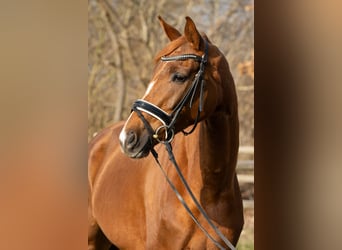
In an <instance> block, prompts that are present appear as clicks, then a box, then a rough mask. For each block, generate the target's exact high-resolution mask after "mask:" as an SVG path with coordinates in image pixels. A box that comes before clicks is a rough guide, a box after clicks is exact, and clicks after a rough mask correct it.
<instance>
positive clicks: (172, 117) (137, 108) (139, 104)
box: [132, 41, 236, 250]
mask: <svg viewBox="0 0 342 250" xmlns="http://www.w3.org/2000/svg"><path fill="white" fill-rule="evenodd" d="M189 59H191V60H195V61H197V62H200V68H199V70H198V72H197V74H196V75H195V78H194V80H193V82H192V84H191V86H190V88H189V89H188V90H187V92H186V93H185V95H184V96H183V98H182V99H181V100H180V102H179V103H178V104H177V105H176V107H175V108H174V110H173V111H172V113H171V114H168V113H167V112H165V111H164V110H162V109H161V108H159V107H157V106H156V105H154V104H152V103H150V102H148V101H145V100H141V99H139V100H137V101H135V102H134V104H133V107H132V111H134V112H136V113H137V115H138V116H139V118H140V119H141V121H142V122H143V124H144V126H145V128H146V129H147V131H148V133H149V136H150V142H151V153H152V155H153V157H154V159H155V160H156V162H157V164H158V166H159V167H160V169H161V171H162V173H163V175H164V177H165V178H166V180H167V182H168V183H169V185H170V187H171V189H172V190H173V192H174V193H175V194H176V196H177V198H178V200H179V201H180V202H181V203H182V205H183V206H184V208H185V209H186V211H187V212H188V214H189V215H190V217H191V218H192V219H193V221H194V222H195V223H196V225H197V226H198V227H199V228H200V229H201V230H202V231H203V232H204V234H205V235H206V236H207V237H208V238H209V239H210V240H211V241H212V242H213V243H214V244H215V245H216V246H217V247H218V248H219V249H221V250H224V249H226V248H225V247H223V246H222V245H221V244H220V243H219V242H218V241H217V240H215V239H214V238H213V237H212V236H211V235H210V234H209V233H208V231H207V230H206V229H205V228H204V227H203V226H202V224H201V223H200V222H199V220H198V219H197V218H196V217H195V215H194V214H193V212H192V211H191V209H190V208H189V206H188V205H187V203H186V202H185V200H184V198H183V197H182V195H181V194H180V193H179V191H178V190H177V188H176V187H175V185H174V184H173V183H172V181H171V180H170V178H169V177H168V175H167V173H166V171H165V170H164V168H163V167H162V166H161V164H160V162H159V160H158V153H157V152H156V151H155V150H154V148H153V140H154V139H155V140H157V141H158V142H160V143H162V144H164V145H165V148H166V151H167V152H168V155H169V159H170V161H171V162H172V164H173V165H174V167H175V169H176V172H177V174H178V176H179V178H180V180H181V182H182V183H183V185H184V187H185V189H186V190H187V192H188V193H189V195H190V197H191V199H192V200H193V202H194V203H195V204H196V206H197V208H198V210H199V211H200V213H201V214H202V215H203V217H204V218H205V220H206V221H207V222H208V224H209V225H210V227H212V229H213V230H214V231H215V233H216V234H217V235H218V237H219V238H220V239H221V240H222V241H223V242H224V243H225V244H226V245H227V246H228V247H229V248H230V249H231V250H236V249H235V247H234V246H233V245H232V243H231V242H230V241H229V240H228V239H227V238H226V237H225V236H224V235H223V234H222V232H221V231H220V230H219V229H218V228H217V227H216V226H215V225H214V223H213V222H212V221H211V220H210V218H209V216H208V214H207V213H206V212H205V210H204V209H203V207H202V206H201V204H200V203H199V201H198V200H197V199H196V197H195V195H194V194H193V192H192V191H191V188H190V187H189V185H188V183H187V181H186V180H185V178H184V176H183V174H182V172H181V170H180V168H179V166H178V164H177V162H176V159H175V157H174V155H173V152H172V147H171V141H172V140H173V138H174V133H175V132H174V126H175V123H176V121H177V118H178V117H179V114H180V112H181V111H182V109H183V108H184V107H185V105H186V104H187V103H189V107H190V108H192V104H193V100H194V96H195V94H196V92H197V89H198V88H199V91H200V93H199V96H200V102H199V106H198V110H197V116H196V119H195V122H194V125H193V127H192V128H191V130H190V131H189V132H187V131H184V130H182V131H183V133H184V135H189V134H191V133H192V132H193V131H194V130H195V128H196V126H197V123H198V122H199V117H200V113H201V112H202V111H203V87H204V82H205V81H204V77H203V76H204V70H205V65H206V63H207V61H208V43H207V41H205V48H204V54H203V55H202V56H198V55H195V54H183V55H177V56H169V57H166V56H163V57H161V60H162V61H164V62H169V61H183V60H189ZM142 112H144V113H147V114H149V115H151V116H153V117H154V118H156V119H158V120H159V121H160V122H161V123H162V124H163V125H162V126H160V127H159V128H157V129H156V130H153V128H152V127H151V125H150V123H149V122H148V121H147V120H146V119H145V117H144V115H143V114H142ZM161 129H164V130H165V136H164V137H163V138H159V135H158V134H159V131H160V130H161Z"/></svg>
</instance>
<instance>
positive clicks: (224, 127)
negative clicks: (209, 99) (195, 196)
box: [199, 112, 239, 199]
mask: <svg viewBox="0 0 342 250" xmlns="http://www.w3.org/2000/svg"><path fill="white" fill-rule="evenodd" d="M199 140H200V141H199V145H200V169H201V175H202V181H203V189H202V195H203V196H202V197H203V198H204V199H205V198H206V197H207V196H208V197H210V199H212V198H215V197H217V198H219V196H220V194H222V193H226V192H230V191H233V190H234V180H235V179H234V177H235V168H236V161H237V153H238V147H239V125H238V117H237V114H234V115H228V114H227V113H224V112H217V113H215V114H214V115H212V116H211V117H210V118H209V119H207V120H205V121H203V122H201V127H200V136H199Z"/></svg>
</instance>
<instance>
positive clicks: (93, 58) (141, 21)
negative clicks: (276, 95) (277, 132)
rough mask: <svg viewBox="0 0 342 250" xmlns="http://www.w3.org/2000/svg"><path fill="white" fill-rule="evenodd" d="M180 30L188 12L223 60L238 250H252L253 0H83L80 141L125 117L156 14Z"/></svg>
mask: <svg viewBox="0 0 342 250" xmlns="http://www.w3.org/2000/svg"><path fill="white" fill-rule="evenodd" d="M158 15H161V16H162V17H163V18H164V19H165V21H166V22H168V23H169V24H171V25H173V26H174V27H176V28H177V29H178V30H179V31H181V33H182V32H183V30H184V25H185V16H190V17H191V18H192V19H193V20H194V22H195V23H196V25H197V28H198V30H199V31H200V32H204V33H206V34H207V36H208V37H209V39H210V40H211V41H212V42H213V43H214V44H215V45H217V46H218V48H219V49H220V50H221V51H222V52H223V54H224V55H225V56H226V58H227V59H228V62H229V64H230V68H231V72H232V74H233V77H234V80H235V84H236V89H237V94H238V101H239V117H240V145H241V147H240V155H239V166H238V174H239V176H238V178H239V181H240V185H241V190H242V194H243V198H244V205H245V220H246V222H245V229H244V231H243V233H242V235H241V240H240V243H239V249H254V243H253V242H254V240H253V239H254V238H253V233H254V201H253V200H254V161H253V159H254V147H253V145H254V1H253V0H228V1H227V0H197V1H190V0H186V1H184V0H175V1H167V0H159V1H147V0H141V1H136V0H125V1H123V0H89V2H88V75H89V77H88V140H90V139H91V138H92V137H93V136H94V135H95V134H96V133H97V132H98V131H100V130H101V129H103V128H104V127H106V126H108V125H110V124H112V123H114V122H116V121H119V120H124V119H126V118H127V117H128V115H129V113H130V110H131V105H132V103H133V102H134V100H136V99H137V98H140V97H141V96H143V94H144V92H145V90H146V87H147V85H148V83H149V82H150V79H151V76H152V70H153V58H154V56H155V55H156V53H157V52H158V51H159V50H161V49H162V48H163V47H164V46H165V45H166V44H167V43H168V39H167V38H166V36H165V35H164V32H163V30H162V28H161V26H160V24H159V21H158V18H157V16H158Z"/></svg>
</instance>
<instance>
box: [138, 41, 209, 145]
mask: <svg viewBox="0 0 342 250" xmlns="http://www.w3.org/2000/svg"><path fill="white" fill-rule="evenodd" d="M189 59H190V60H195V61H197V62H199V63H200V67H199V70H198V72H197V73H196V75H195V78H194V80H193V81H192V84H191V86H190V88H189V89H188V90H187V92H186V93H185V95H184V96H183V98H182V99H181V100H180V101H179V103H178V104H177V105H176V106H175V108H174V110H173V111H172V113H171V114H168V113H167V112H165V111H164V110H162V109H161V108H159V107H157V106H156V105H154V104H152V103H150V102H148V101H145V100H141V99H139V100H136V101H135V102H134V103H133V107H132V111H135V112H136V113H137V114H138V115H139V117H140V118H141V117H142V114H141V112H144V113H147V114H149V115H151V116H153V117H154V118H156V119H158V120H159V121H160V122H161V123H162V124H163V125H162V126H160V127H159V128H157V129H156V131H153V129H152V128H151V127H150V126H148V127H149V128H147V129H148V130H149V133H150V134H151V133H152V137H153V138H154V139H156V140H157V141H159V142H160V141H168V142H171V141H172V139H173V136H174V126H175V123H176V121H177V119H178V117H179V114H180V112H181V111H182V109H183V108H184V106H185V105H186V104H187V103H189V107H190V109H191V108H192V104H193V101H194V97H195V94H196V92H197V91H198V90H197V89H198V88H199V91H200V93H199V96H200V100H199V106H198V110H197V115H196V119H195V122H194V125H193V127H192V128H191V130H190V131H188V132H187V131H184V130H182V132H183V133H184V135H189V134H191V133H192V132H193V131H194V130H195V128H196V126H197V123H198V121H199V117H200V113H201V112H202V110H203V87H204V78H203V75H204V69H205V65H206V63H207V61H208V43H207V41H205V48H204V54H203V55H202V56H198V55H195V54H183V55H177V56H163V57H161V61H163V62H171V61H184V60H189ZM142 120H143V119H142ZM145 123H146V121H145V122H144V125H145V127H146V124H145ZM162 129H164V130H165V136H164V138H163V139H161V138H159V135H158V132H159V131H161V130H162ZM151 130H152V131H153V132H152V131H151Z"/></svg>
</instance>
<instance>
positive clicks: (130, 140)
mask: <svg viewBox="0 0 342 250" xmlns="http://www.w3.org/2000/svg"><path fill="white" fill-rule="evenodd" d="M137 142H138V136H137V134H136V133H134V132H133V131H129V132H128V135H127V138H126V147H127V148H128V149H132V148H133V147H134V146H135V145H136V144H137Z"/></svg>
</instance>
